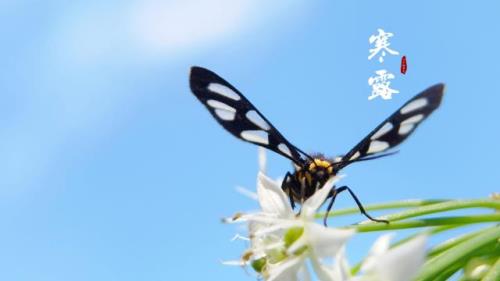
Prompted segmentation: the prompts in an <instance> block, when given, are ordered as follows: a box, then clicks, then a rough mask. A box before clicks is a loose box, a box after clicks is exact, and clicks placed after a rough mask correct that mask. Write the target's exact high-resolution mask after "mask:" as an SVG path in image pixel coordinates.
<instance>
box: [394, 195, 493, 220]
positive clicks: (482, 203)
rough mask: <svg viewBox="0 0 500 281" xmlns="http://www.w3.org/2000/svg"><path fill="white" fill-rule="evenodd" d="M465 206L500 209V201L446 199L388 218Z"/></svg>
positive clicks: (415, 215) (424, 213)
mask: <svg viewBox="0 0 500 281" xmlns="http://www.w3.org/2000/svg"><path fill="white" fill-rule="evenodd" d="M465 208H491V209H495V210H500V201H499V200H491V199H486V200H485V199H477V200H453V201H446V202H442V203H436V204H431V205H427V206H422V207H419V208H415V209H411V210H406V211H403V212H400V213H396V214H391V215H388V216H387V217H386V219H387V220H389V221H391V222H392V221H398V220H403V219H407V218H412V217H418V216H422V215H427V214H432V213H439V212H446V211H451V210H457V209H465Z"/></svg>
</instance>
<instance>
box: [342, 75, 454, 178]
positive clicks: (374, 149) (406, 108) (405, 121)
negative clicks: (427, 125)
mask: <svg viewBox="0 0 500 281" xmlns="http://www.w3.org/2000/svg"><path fill="white" fill-rule="evenodd" d="M443 92H444V84H436V85H434V86H432V87H430V88H428V89H426V90H425V91H423V92H421V93H420V94H418V95H416V96H414V97H413V98H412V99H411V100H409V101H408V102H406V103H405V104H404V105H403V106H402V107H400V108H399V109H398V110H397V111H396V112H394V113H393V114H392V115H391V116H389V118H387V119H386V120H384V122H382V123H381V124H380V125H379V126H378V127H376V128H375V129H374V130H373V131H372V132H370V134H368V136H366V137H365V138H364V139H363V140H361V141H360V142H359V143H358V144H357V145H356V146H354V148H353V149H351V150H350V151H349V152H348V153H347V154H346V155H345V156H343V157H342V160H341V161H340V163H339V166H340V167H339V169H340V168H342V167H345V166H347V165H348V164H349V163H352V162H353V161H356V160H358V161H359V160H362V159H363V158H364V157H367V156H370V155H374V154H377V153H381V152H384V151H387V150H389V149H391V148H393V147H395V146H397V145H398V144H400V143H401V142H402V141H404V140H405V139H406V138H407V137H408V136H409V135H410V134H411V133H412V132H413V131H414V130H415V129H416V128H417V127H418V125H420V123H422V121H424V120H425V119H426V118H427V117H428V116H429V115H430V114H431V113H432V112H433V111H434V110H435V109H436V108H438V107H439V104H440V103H441V99H442V97H443Z"/></svg>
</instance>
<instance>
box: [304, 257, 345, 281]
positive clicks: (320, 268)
mask: <svg viewBox="0 0 500 281" xmlns="http://www.w3.org/2000/svg"><path fill="white" fill-rule="evenodd" d="M310 258H311V264H312V266H313V268H314V272H316V275H317V276H318V278H319V280H321V281H337V280H338V279H336V278H335V276H334V273H333V270H332V269H330V268H328V267H326V266H325V265H323V264H322V263H321V262H320V261H319V260H318V258H317V257H315V256H314V255H311V256H310Z"/></svg>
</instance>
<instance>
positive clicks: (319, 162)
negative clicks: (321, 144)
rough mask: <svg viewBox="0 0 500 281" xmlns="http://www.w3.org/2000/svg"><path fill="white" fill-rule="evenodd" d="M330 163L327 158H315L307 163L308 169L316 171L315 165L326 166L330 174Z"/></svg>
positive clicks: (331, 169)
mask: <svg viewBox="0 0 500 281" xmlns="http://www.w3.org/2000/svg"><path fill="white" fill-rule="evenodd" d="M331 165H332V163H330V162H329V161H327V160H323V159H318V158H315V159H314V161H313V162H311V164H309V171H311V172H316V167H322V168H327V169H328V173H330V174H331V173H332V172H333V167H332V166H331Z"/></svg>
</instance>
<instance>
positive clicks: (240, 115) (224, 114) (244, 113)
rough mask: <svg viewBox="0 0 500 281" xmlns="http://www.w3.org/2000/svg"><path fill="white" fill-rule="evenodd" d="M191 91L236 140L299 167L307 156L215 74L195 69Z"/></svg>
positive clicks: (198, 68) (191, 76)
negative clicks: (288, 160) (290, 161)
mask: <svg viewBox="0 0 500 281" xmlns="http://www.w3.org/2000/svg"><path fill="white" fill-rule="evenodd" d="M189 84H190V87H191V91H192V92H193V94H194V95H195V96H196V97H197V98H198V100H199V101H200V102H201V103H203V105H205V107H206V108H207V109H208V111H210V113H211V114H212V116H213V117H214V118H215V120H217V122H218V123H219V124H221V125H222V127H224V129H226V130H227V131H228V132H230V133H231V134H232V135H234V136H235V137H237V138H239V139H241V140H243V141H246V142H250V143H253V144H256V145H259V146H263V147H265V148H267V149H270V150H272V151H274V152H276V153H279V154H281V155H283V156H285V157H286V158H288V159H290V160H292V161H293V162H295V163H296V164H298V165H302V164H303V163H304V157H303V155H305V153H303V152H302V151H301V150H299V149H298V148H296V147H295V146H294V145H292V144H291V143H290V142H289V141H288V140H286V139H285V138H284V137H283V136H282V135H281V133H280V132H279V131H278V130H277V129H276V128H275V127H274V126H273V125H272V124H271V122H269V121H268V120H267V119H266V117H264V115H262V114H261V113H260V112H259V110H257V108H255V106H253V104H252V103H250V101H249V100H247V98H245V96H243V95H242V94H241V93H240V92H239V91H238V90H237V89H236V88H235V87H233V86H232V85H231V84H229V83H228V82H227V81H226V80H224V79H223V78H221V77H220V76H218V75H217V74H215V73H214V72H212V71H210V70H208V69H205V68H202V67H197V66H194V67H192V68H191V74H190V77H189Z"/></svg>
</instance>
